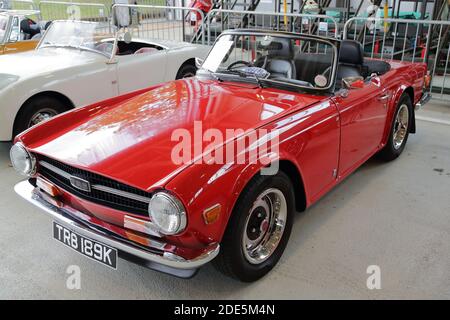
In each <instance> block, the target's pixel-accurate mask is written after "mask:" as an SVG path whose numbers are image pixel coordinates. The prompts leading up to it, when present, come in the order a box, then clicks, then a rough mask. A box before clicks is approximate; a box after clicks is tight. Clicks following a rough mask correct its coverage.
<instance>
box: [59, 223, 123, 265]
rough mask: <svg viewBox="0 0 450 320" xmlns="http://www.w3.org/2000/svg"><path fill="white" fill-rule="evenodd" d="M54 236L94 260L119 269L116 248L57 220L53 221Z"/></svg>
mask: <svg viewBox="0 0 450 320" xmlns="http://www.w3.org/2000/svg"><path fill="white" fill-rule="evenodd" d="M53 238H55V239H56V240H58V241H59V242H61V243H63V244H65V245H66V246H68V247H69V248H72V249H73V250H75V251H77V252H78V253H81V254H82V255H84V256H86V257H88V258H91V259H92V260H94V261H97V262H100V263H101V264H103V265H106V266H108V267H110V268H113V269H117V250H116V249H114V248H111V247H109V246H107V245H104V244H103V243H100V242H97V241H95V240H92V239H89V238H86V237H84V236H81V235H79V234H78V233H76V232H73V231H72V230H70V229H67V228H66V227H63V226H62V225H60V224H58V223H56V222H53Z"/></svg>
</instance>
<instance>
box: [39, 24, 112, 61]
mask: <svg viewBox="0 0 450 320" xmlns="http://www.w3.org/2000/svg"><path fill="white" fill-rule="evenodd" d="M47 47H64V48H75V49H79V50H87V51H92V52H97V53H100V54H103V55H105V56H107V57H110V56H111V55H112V52H113V48H114V34H112V33H111V32H109V29H108V28H107V27H105V25H104V24H101V23H94V22H82V21H54V22H53V23H52V25H51V26H50V28H49V29H48V30H47V32H46V33H45V35H44V37H43V39H42V41H41V43H40V45H39V48H38V49H42V48H47Z"/></svg>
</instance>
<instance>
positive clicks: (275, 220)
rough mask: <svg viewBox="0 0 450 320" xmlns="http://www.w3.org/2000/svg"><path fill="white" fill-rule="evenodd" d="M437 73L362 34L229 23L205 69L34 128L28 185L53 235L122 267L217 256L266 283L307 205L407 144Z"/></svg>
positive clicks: (22, 187) (188, 265) (229, 270)
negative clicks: (369, 46)
mask: <svg viewBox="0 0 450 320" xmlns="http://www.w3.org/2000/svg"><path fill="white" fill-rule="evenodd" d="M429 81H430V79H429V76H428V75H427V70H426V66H425V64H422V63H407V62H394V61H390V62H385V61H381V60H366V59H364V58H363V50H362V48H361V45H360V44H359V43H357V42H354V41H347V40H343V41H339V40H335V39H328V38H322V37H315V36H306V35H300V34H294V33H284V32H274V31H261V30H260V31H256V30H234V31H226V32H224V33H222V34H221V35H220V37H219V38H218V40H217V41H216V43H215V45H214V46H213V48H212V50H211V51H210V54H209V55H208V57H207V59H206V60H205V61H204V62H203V64H202V66H201V68H200V70H199V71H198V73H197V76H196V77H194V78H189V79H182V80H178V81H173V82H168V83H166V84H163V85H159V86H156V87H152V88H149V89H146V90H144V91H140V92H135V93H133V94H129V95H125V96H122V97H119V98H115V99H112V100H108V101H103V102H100V103H97V104H95V105H91V106H87V107H84V108H79V109H76V110H73V111H69V112H67V113H64V114H62V115H60V116H57V117H55V118H53V119H51V120H49V121H47V122H44V123H42V124H39V125H37V126H35V127H33V128H31V129H29V130H28V131H26V132H25V133H23V134H21V135H19V136H18V137H17V138H16V139H15V144H14V146H13V147H12V149H11V161H12V163H13V165H14V167H15V168H16V170H17V171H18V172H20V173H21V174H23V175H25V176H27V177H28V180H26V181H23V182H20V183H19V184H17V185H16V187H15V190H16V192H17V193H18V194H19V195H20V196H22V197H23V198H25V199H26V200H28V201H30V202H31V203H32V204H34V205H35V206H37V207H39V208H41V209H43V210H44V211H45V212H47V213H49V214H50V215H51V216H52V218H53V220H54V222H53V236H54V238H56V239H57V240H59V241H61V242H62V243H64V244H66V245H67V246H69V247H71V248H72V249H75V250H77V251H78V252H80V253H81V254H83V255H85V256H88V257H90V258H92V259H94V260H96V261H98V262H100V263H103V264H105V265H107V266H109V267H112V268H116V267H117V257H118V256H119V257H122V258H125V259H128V260H131V261H133V262H137V263H141V264H143V265H145V266H147V267H149V268H152V269H156V270H159V271H163V272H167V273H170V274H173V275H177V276H180V277H191V276H193V275H194V274H195V272H196V271H197V269H198V268H199V267H201V266H202V265H204V264H206V263H208V262H209V261H211V260H213V263H214V264H215V265H216V266H217V267H218V268H219V269H220V270H221V271H223V272H224V273H225V274H227V275H230V276H232V277H234V278H237V279H240V280H241V281H247V282H249V281H255V280H257V279H259V278H261V277H262V276H264V275H265V274H267V273H268V272H269V271H270V270H271V269H272V268H273V267H274V266H275V265H276V263H277V262H278V260H279V259H280V257H281V255H282V253H283V251H284V249H285V247H286V245H287V243H288V239H289V235H290V232H291V228H292V223H293V217H294V213H295V212H296V211H303V210H305V209H306V208H307V207H309V206H311V205H312V204H313V203H315V202H316V201H318V200H319V199H320V198H321V197H322V196H323V195H325V194H326V193H327V192H328V191H330V190H331V189H332V188H333V187H334V186H336V185H337V184H338V183H339V182H340V181H342V180H343V179H344V178H346V177H347V176H348V175H349V174H351V173H352V172H353V171H355V170H356V169H357V168H358V167H359V166H361V165H362V164H363V163H364V162H365V161H366V160H368V159H369V158H370V157H372V156H373V155H375V154H377V155H378V156H380V157H381V158H383V159H385V160H393V159H395V158H397V157H398V156H399V155H400V154H401V153H402V151H403V150H404V148H405V144H406V142H407V139H408V135H409V133H415V131H416V125H415V116H414V112H415V108H417V107H420V106H421V105H423V104H424V103H426V102H427V101H428V99H429V98H430V96H429V94H428V93H426V92H425V91H426V90H425V89H426V88H427V86H428V84H429ZM255 150H256V151H257V152H255Z"/></svg>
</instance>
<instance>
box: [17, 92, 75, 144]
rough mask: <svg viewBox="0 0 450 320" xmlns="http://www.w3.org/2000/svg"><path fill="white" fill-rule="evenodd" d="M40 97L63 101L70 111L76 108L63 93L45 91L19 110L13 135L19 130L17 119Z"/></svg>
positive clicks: (26, 102) (31, 98)
mask: <svg viewBox="0 0 450 320" xmlns="http://www.w3.org/2000/svg"><path fill="white" fill-rule="evenodd" d="M40 97H51V98H54V99H57V100H59V101H61V102H62V103H64V104H65V105H67V106H69V110H70V109H73V108H75V105H74V103H73V102H72V100H70V99H69V98H68V97H67V96H65V95H64V94H62V93H59V92H56V91H43V92H39V93H36V94H34V95H33V96H31V97H29V98H28V99H27V100H26V101H25V102H24V103H23V104H22V105H21V106H20V108H19V110H18V111H17V113H16V116H15V118H14V125H13V132H12V135H14V132H15V131H16V128H17V125H18V123H17V119H18V117H19V115H20V114H21V112H23V111H24V110H25V107H26V105H27V104H28V103H30V102H31V101H33V100H34V99H37V98H40Z"/></svg>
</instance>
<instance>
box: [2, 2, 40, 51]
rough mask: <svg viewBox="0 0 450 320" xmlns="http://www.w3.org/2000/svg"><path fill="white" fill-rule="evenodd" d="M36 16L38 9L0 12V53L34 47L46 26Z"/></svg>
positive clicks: (26, 49) (37, 15)
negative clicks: (37, 20)
mask: <svg viewBox="0 0 450 320" xmlns="http://www.w3.org/2000/svg"><path fill="white" fill-rule="evenodd" d="M38 17H39V11H20V10H14V11H3V12H0V55H2V54H8V53H17V52H23V51H28V50H33V49H34V48H36V46H37V45H38V43H39V40H40V38H41V36H42V32H43V31H44V29H45V27H46V24H44V25H43V24H42V23H39V22H36V21H35V20H34V19H37V18H38Z"/></svg>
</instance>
